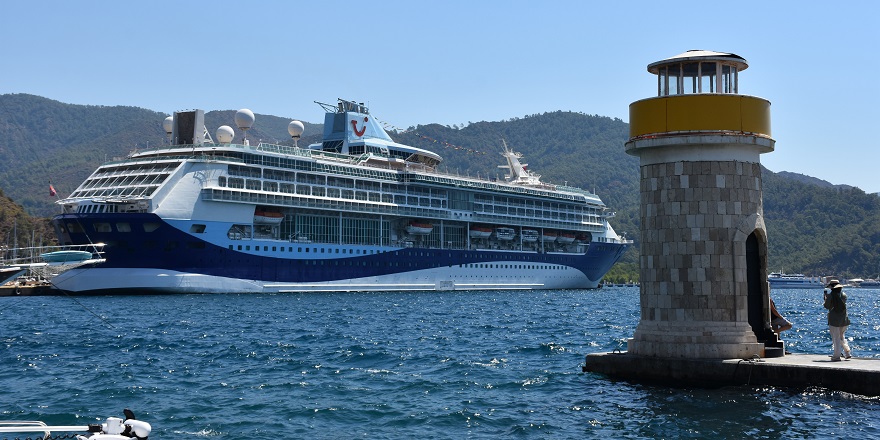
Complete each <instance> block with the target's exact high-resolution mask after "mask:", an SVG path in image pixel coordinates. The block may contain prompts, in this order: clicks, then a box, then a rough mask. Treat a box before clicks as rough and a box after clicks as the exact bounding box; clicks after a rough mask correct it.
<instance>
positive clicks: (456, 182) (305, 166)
mask: <svg viewBox="0 0 880 440" xmlns="http://www.w3.org/2000/svg"><path fill="white" fill-rule="evenodd" d="M242 160H243V161H244V162H245V163H248V164H253V165H262V166H270V167H279V168H288V169H294V170H302V171H305V172H312V173H315V172H317V173H330V174H344V175H349V176H354V177H367V178H377V179H382V180H389V181H395V182H396V181H398V180H397V176H396V175H395V174H393V173H387V172H378V171H376V170H371V169H369V168H365V167H349V166H337V165H329V164H320V163H317V162H306V161H301V160H296V159H282V158H277V157H274V156H262V155H259V156H258V155H254V154H244V155H242ZM232 166H234V167H237V168H239V169H238V170H237V171H238V172H241V173H242V174H245V173H246V174H247V175H246V176H245V177H259V176H260V174H263V178H267V179H268V178H272V177H273V176H282V177H281V178H279V179H276V180H289V179H290V178H291V177H292V176H291V174H294V173H292V172H289V171H282V170H273V169H265V171H263V169H261V168H255V167H243V166H240V165H232ZM261 171H262V173H261ZM296 174H299V173H296ZM406 178H409V180H412V181H422V182H430V183H439V184H442V185H451V186H456V187H467V188H478V189H486V190H490V191H503V192H516V193H520V194H528V195H532V196H537V197H548V196H549V197H554V198H558V199H567V200H581V199H582V198H581V197H579V196H573V195H571V194H562V193H553V192H550V191H540V190H536V189H533V188H527V187H512V188H511V187H509V186H502V185H499V184H497V183H493V182H474V181H471V180H460V179H454V178H451V177H443V176H439V175H438V176H435V175H424V174H413V175H409V176H406Z"/></svg>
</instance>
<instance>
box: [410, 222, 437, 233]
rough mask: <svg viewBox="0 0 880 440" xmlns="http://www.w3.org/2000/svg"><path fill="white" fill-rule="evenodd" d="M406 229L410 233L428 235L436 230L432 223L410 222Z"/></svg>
mask: <svg viewBox="0 0 880 440" xmlns="http://www.w3.org/2000/svg"><path fill="white" fill-rule="evenodd" d="M405 229H406V232H407V233H408V234H413V235H428V234H430V233H431V231H433V230H434V225H432V224H430V223H419V222H409V224H408V225H406V228H405Z"/></svg>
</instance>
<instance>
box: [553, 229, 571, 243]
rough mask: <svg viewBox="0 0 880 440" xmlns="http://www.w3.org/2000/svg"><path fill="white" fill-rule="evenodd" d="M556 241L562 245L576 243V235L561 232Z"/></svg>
mask: <svg viewBox="0 0 880 440" xmlns="http://www.w3.org/2000/svg"><path fill="white" fill-rule="evenodd" d="M556 241H558V242H560V243H562V244H569V243H572V242H573V241H574V234H572V233H570V232H560V233H559V236H558V237H556Z"/></svg>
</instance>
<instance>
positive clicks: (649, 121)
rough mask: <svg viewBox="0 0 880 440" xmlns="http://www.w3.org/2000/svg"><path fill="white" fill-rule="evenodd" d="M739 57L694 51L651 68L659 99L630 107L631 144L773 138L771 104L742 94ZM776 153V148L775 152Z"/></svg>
mask: <svg viewBox="0 0 880 440" xmlns="http://www.w3.org/2000/svg"><path fill="white" fill-rule="evenodd" d="M746 68H748V63H747V62H746V60H745V59H744V58H743V57H741V56H739V55H736V54H732V53H723V52H713V51H706V50H691V51H687V52H685V53H682V54H679V55H676V56H674V57H671V58H668V59H665V60H662V61H657V62H654V63H651V64H649V65H648V72H650V73H653V74H655V75H657V96H656V97H654V98H648V99H643V100H640V101H636V102H633V103H632V104H630V107H629V116H630V126H629V127H630V142H629V145H632V142H633V141H638V140H641V139H646V138H658V137H664V136H687V135H696V134H699V135H706V134H722V135H724V134H732V133H735V134H737V135H742V134H747V135H753V136H757V137H761V138H766V139H767V140H770V139H771V137H770V136H771V133H770V101H767V100H766V99H763V98H757V97H754V96H746V95H740V94H739V72H741V71H743V70H746ZM770 150H772V147H771V148H770Z"/></svg>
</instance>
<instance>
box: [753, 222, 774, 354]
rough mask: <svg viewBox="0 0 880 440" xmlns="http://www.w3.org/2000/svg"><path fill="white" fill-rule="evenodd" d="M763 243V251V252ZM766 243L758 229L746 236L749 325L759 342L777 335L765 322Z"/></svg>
mask: <svg viewBox="0 0 880 440" xmlns="http://www.w3.org/2000/svg"><path fill="white" fill-rule="evenodd" d="M762 244H763V248H764V249H763V252H762ZM766 247H767V246H766V243H762V242H761V240H760V239H759V238H758V231H752V233H751V234H749V236H748V238H746V278H747V280H748V290H749V291H748V299H747V301H748V303H747V307H748V313H749V325H750V326H751V327H752V331H753V332H754V333H755V336H756V337H757V338H758V342H765V343H766V342H770V341H775V340H776V336H775V335H774V334H773V331H772V330H770V329H769V328H767V327H768V326H767V324H768V323H767V322H765V320H766V318H765V316H767V315H766V314H765V312H764V307H765V306H764V305H765V304H767V303H768V300H767V299H766V298H767V297H766V294H767V293H766V292H765V290H766V289H767V280H766V278H765V277H766V275H765V274H766V270H764V268H763V267H762V266H763V261H764V258H763V255H766Z"/></svg>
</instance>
